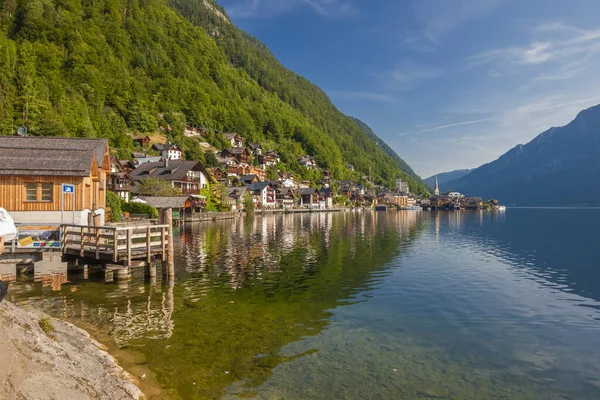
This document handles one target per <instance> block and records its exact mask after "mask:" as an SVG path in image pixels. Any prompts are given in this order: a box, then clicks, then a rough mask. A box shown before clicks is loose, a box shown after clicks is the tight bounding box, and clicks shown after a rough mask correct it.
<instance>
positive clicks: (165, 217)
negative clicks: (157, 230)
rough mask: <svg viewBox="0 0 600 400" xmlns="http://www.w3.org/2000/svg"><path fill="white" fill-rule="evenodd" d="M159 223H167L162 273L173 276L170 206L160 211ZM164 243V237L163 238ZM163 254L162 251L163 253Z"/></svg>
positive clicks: (171, 212) (171, 216)
mask: <svg viewBox="0 0 600 400" xmlns="http://www.w3.org/2000/svg"><path fill="white" fill-rule="evenodd" d="M159 217H160V224H161V225H167V246H168V247H167V257H166V260H165V259H164V258H163V260H162V261H163V263H162V266H163V275H166V276H167V277H170V278H172V277H174V276H175V262H174V254H173V253H174V250H173V210H172V209H170V208H163V209H162V210H161V212H160V216H159ZM163 243H164V239H163ZM163 254H164V253H163Z"/></svg>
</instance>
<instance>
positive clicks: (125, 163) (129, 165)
mask: <svg viewBox="0 0 600 400" xmlns="http://www.w3.org/2000/svg"><path fill="white" fill-rule="evenodd" d="M119 163H120V164H121V167H123V170H124V171H125V172H127V173H130V172H131V171H133V170H134V169H135V165H133V162H131V161H130V160H119Z"/></svg>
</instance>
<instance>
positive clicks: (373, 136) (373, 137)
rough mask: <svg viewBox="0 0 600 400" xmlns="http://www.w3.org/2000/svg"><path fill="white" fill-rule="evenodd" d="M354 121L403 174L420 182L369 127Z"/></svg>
mask: <svg viewBox="0 0 600 400" xmlns="http://www.w3.org/2000/svg"><path fill="white" fill-rule="evenodd" d="M354 121H355V122H356V124H357V125H358V126H359V128H360V129H362V131H363V132H364V133H366V134H367V135H368V136H369V137H370V138H371V140H373V141H374V142H375V144H376V145H377V146H379V147H380V148H381V149H382V150H383V151H384V153H385V154H387V155H388V156H390V157H392V159H393V160H394V161H395V162H396V164H398V166H399V167H400V169H401V170H402V171H404V173H406V174H407V175H408V176H410V177H411V178H413V179H414V180H415V182H422V180H421V178H420V177H419V176H418V175H417V174H415V171H413V169H412V168H411V167H410V165H408V164H407V163H406V161H404V160H403V159H402V158H400V156H399V155H398V153H396V152H395V151H394V149H392V148H391V147H390V146H389V145H388V144H387V143H386V142H384V141H383V140H382V139H381V138H380V137H379V136H377V134H376V133H375V132H373V130H372V129H371V128H370V127H369V125H367V124H365V123H364V122H362V121H361V120H360V119H358V118H354Z"/></svg>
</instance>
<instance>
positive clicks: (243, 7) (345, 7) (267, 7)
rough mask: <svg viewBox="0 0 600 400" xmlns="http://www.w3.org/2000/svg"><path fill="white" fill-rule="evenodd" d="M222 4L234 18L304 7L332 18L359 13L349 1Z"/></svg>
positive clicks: (234, 1)
mask: <svg viewBox="0 0 600 400" xmlns="http://www.w3.org/2000/svg"><path fill="white" fill-rule="evenodd" d="M222 3H223V5H224V7H225V9H226V10H227V13H228V14H229V15H230V16H231V17H232V18H269V17H274V16H277V15H280V14H282V13H285V12H290V11H293V10H295V9H297V8H302V7H304V8H308V9H311V10H312V11H313V12H315V13H317V14H319V15H321V16H324V17H330V18H344V17H348V16H352V15H355V14H357V13H358V9H357V8H356V6H355V5H354V4H353V3H352V2H351V1H349V0H227V1H223V2H222Z"/></svg>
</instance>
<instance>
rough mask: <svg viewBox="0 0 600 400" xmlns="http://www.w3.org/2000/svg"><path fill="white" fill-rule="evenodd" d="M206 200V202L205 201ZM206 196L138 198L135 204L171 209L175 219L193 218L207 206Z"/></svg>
mask: <svg viewBox="0 0 600 400" xmlns="http://www.w3.org/2000/svg"><path fill="white" fill-rule="evenodd" d="M203 200H204V201H203ZM205 200H206V198H205V197H204V196H185V195H183V196H137V197H135V199H134V201H135V202H140V203H144V204H148V205H149V206H152V207H154V208H156V209H157V210H159V211H160V210H163V209H167V208H170V209H172V210H173V218H187V217H192V216H193V215H194V213H196V212H200V211H202V208H203V207H204V206H206V202H205Z"/></svg>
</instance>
